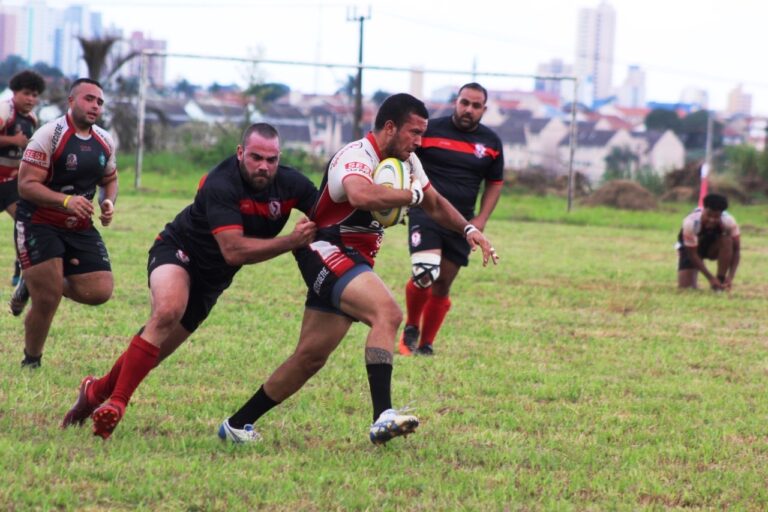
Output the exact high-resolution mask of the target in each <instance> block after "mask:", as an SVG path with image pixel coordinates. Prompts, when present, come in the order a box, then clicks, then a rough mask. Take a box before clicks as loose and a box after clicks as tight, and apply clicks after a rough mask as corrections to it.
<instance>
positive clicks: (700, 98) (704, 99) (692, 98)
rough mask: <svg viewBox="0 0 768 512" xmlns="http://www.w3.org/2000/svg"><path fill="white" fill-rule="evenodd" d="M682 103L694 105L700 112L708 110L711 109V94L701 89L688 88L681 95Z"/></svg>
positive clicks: (692, 86)
mask: <svg viewBox="0 0 768 512" xmlns="http://www.w3.org/2000/svg"><path fill="white" fill-rule="evenodd" d="M680 103H685V104H688V105H692V106H693V107H694V108H696V109H698V110H706V109H707V108H708V107H709V93H708V92H707V91H706V90H705V89H702V88H701V87H696V86H694V85H691V86H688V87H686V88H685V89H683V91H682V92H681V93H680Z"/></svg>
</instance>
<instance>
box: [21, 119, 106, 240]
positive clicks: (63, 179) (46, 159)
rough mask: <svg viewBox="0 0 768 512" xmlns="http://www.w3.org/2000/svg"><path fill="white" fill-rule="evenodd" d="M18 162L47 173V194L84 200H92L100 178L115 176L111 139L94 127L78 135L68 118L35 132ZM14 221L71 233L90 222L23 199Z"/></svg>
mask: <svg viewBox="0 0 768 512" xmlns="http://www.w3.org/2000/svg"><path fill="white" fill-rule="evenodd" d="M22 160H23V162H24V163H25V164H26V165H31V166H34V167H37V168H39V169H42V170H44V171H45V172H46V173H47V177H46V179H45V185H46V186H47V187H48V188H50V189H51V190H55V191H57V192H61V193H63V194H70V195H79V196H83V197H86V198H87V199H88V200H93V198H94V196H95V195H96V187H97V185H99V184H100V183H101V182H102V181H103V180H104V178H106V177H109V176H112V175H114V174H115V173H116V172H117V162H116V159H115V143H114V141H113V140H112V136H111V135H109V133H108V132H107V131H106V130H104V129H103V128H100V127H98V126H96V125H93V126H92V127H91V131H90V134H89V135H88V136H87V137H82V136H80V135H78V134H77V132H76V130H75V126H74V124H73V123H72V119H71V118H70V117H69V114H66V115H64V116H61V117H60V118H58V119H55V120H53V121H51V122H50V123H47V124H45V125H43V127H42V128H40V129H39V130H38V131H37V132H35V134H34V135H33V136H32V139H31V140H30V141H29V144H28V145H27V149H26V150H24V157H23V159H22ZM16 218H17V220H24V221H27V222H32V223H35V224H50V225H53V226H58V227H62V228H66V229H74V230H80V229H87V228H89V227H90V226H91V225H92V223H91V220H90V219H85V220H83V219H78V218H77V217H75V216H73V215H72V214H70V213H69V212H67V211H66V210H65V209H64V208H50V207H47V206H39V205H37V204H35V203H32V202H31V201H27V200H26V199H20V200H19V203H18V209H17V211H16Z"/></svg>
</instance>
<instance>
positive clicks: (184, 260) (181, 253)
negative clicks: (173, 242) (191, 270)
mask: <svg viewBox="0 0 768 512" xmlns="http://www.w3.org/2000/svg"><path fill="white" fill-rule="evenodd" d="M176 259H177V260H179V261H180V262H182V263H184V264H185V265H186V264H187V263H189V256H187V253H185V252H184V251H182V250H181V249H179V250H177V251H176Z"/></svg>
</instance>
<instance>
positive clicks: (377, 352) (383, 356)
mask: <svg viewBox="0 0 768 512" xmlns="http://www.w3.org/2000/svg"><path fill="white" fill-rule="evenodd" d="M365 364H392V352H389V351H387V350H384V349H383V348H367V347H366V349H365Z"/></svg>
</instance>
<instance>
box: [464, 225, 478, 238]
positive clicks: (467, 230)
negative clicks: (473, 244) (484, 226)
mask: <svg viewBox="0 0 768 512" xmlns="http://www.w3.org/2000/svg"><path fill="white" fill-rule="evenodd" d="M473 231H480V230H479V229H477V228H476V227H475V226H473V225H472V224H467V225H466V226H464V238H467V237H468V236H469V234H470V233H472V232H473Z"/></svg>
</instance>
